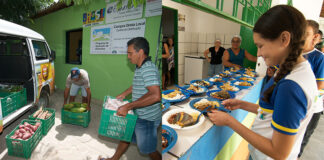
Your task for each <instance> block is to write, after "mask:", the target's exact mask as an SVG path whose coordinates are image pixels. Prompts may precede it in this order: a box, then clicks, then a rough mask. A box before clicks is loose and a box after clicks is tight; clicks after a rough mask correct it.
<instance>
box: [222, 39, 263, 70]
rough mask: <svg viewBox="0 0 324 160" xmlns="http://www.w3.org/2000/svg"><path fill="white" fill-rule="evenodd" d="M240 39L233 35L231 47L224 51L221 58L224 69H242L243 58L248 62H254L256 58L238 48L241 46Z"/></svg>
mask: <svg viewBox="0 0 324 160" xmlns="http://www.w3.org/2000/svg"><path fill="white" fill-rule="evenodd" d="M241 40H242V39H241V37H240V36H239V35H235V36H233V38H232V41H231V42H232V47H231V48H229V49H226V50H225V52H224V56H223V65H224V66H225V67H235V68H242V67H243V62H244V58H247V59H248V60H249V61H252V62H256V61H257V57H255V56H253V55H251V54H250V53H249V52H248V51H247V50H245V49H242V48H240V46H241Z"/></svg>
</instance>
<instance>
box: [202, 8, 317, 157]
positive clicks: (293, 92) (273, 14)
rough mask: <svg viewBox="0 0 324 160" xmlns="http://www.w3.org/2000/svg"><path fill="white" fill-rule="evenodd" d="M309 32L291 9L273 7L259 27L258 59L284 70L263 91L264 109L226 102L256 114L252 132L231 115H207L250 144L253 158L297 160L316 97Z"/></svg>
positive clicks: (256, 34)
mask: <svg viewBox="0 0 324 160" xmlns="http://www.w3.org/2000/svg"><path fill="white" fill-rule="evenodd" d="M305 29H306V20H305V17H304V16H303V14H302V13H301V12H299V11H298V10H297V9H295V8H293V7H291V6H287V5H278V6H275V7H273V8H271V9H269V10H268V11H267V12H266V13H264V14H263V15H262V16H261V17H260V18H259V19H258V21H257V23H256V24H255V26H254V28H253V39H254V42H255V44H256V46H257V48H258V56H262V57H263V58H264V60H265V62H266V64H267V65H268V66H275V65H279V66H280V67H279V68H280V69H279V70H278V71H276V73H275V75H274V76H273V77H272V78H271V79H270V80H269V82H268V83H267V84H266V85H265V87H264V89H263V90H262V93H261V94H262V95H261V98H260V100H259V105H257V104H254V103H249V102H245V101H241V100H238V99H231V100H226V101H223V104H224V105H225V107H227V108H228V109H231V110H235V109H244V110H247V111H249V112H253V113H255V114H257V117H256V119H255V122H254V124H253V126H252V129H251V130H250V129H249V128H247V127H245V126H244V125H242V124H241V123H240V122H238V121H237V120H236V119H235V118H233V117H232V116H230V115H229V114H227V113H224V112H220V111H212V113H209V114H208V116H209V118H210V120H211V121H212V122H213V123H214V124H215V125H218V126H228V127H230V128H232V129H233V130H234V131H235V132H237V133H238V134H239V135H241V136H242V137H243V138H244V139H245V140H246V141H248V142H249V150H250V159H253V160H268V159H288V160H296V159H297V156H298V153H299V149H300V146H301V142H302V139H303V135H304V133H305V130H306V127H307V124H308V123H309V121H310V119H311V117H312V115H313V108H314V107H313V106H314V101H315V97H316V95H317V93H316V92H317V87H316V80H315V76H314V74H313V72H312V69H311V66H310V64H309V63H308V61H307V60H305V59H304V58H303V56H302V54H301V53H302V47H303V45H304V41H305Z"/></svg>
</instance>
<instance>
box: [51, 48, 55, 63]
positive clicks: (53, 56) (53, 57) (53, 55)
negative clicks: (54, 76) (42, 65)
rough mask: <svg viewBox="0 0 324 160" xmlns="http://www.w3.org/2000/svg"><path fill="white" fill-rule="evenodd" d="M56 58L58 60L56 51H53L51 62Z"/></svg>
mask: <svg viewBox="0 0 324 160" xmlns="http://www.w3.org/2000/svg"><path fill="white" fill-rule="evenodd" d="M55 58H56V53H55V51H53V50H51V56H50V61H54V60H55Z"/></svg>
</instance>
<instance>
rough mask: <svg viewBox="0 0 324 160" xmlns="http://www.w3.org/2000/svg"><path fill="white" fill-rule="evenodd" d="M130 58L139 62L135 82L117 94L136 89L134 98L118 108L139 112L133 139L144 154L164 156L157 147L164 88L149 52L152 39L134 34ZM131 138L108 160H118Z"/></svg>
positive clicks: (157, 159) (154, 158)
mask: <svg viewBox="0 0 324 160" xmlns="http://www.w3.org/2000/svg"><path fill="white" fill-rule="evenodd" d="M127 46H128V49H127V58H128V59H129V60H130V61H131V63H133V64H136V69H135V73H134V78H133V84H132V86H130V87H129V88H128V89H127V90H126V91H124V92H123V93H121V94H120V95H119V96H117V98H118V99H124V98H125V97H126V96H127V95H129V94H131V93H132V102H131V103H128V104H125V105H123V106H121V107H119V108H118V110H117V115H120V116H126V115H127V113H128V111H129V110H134V113H135V114H136V115H137V116H138V119H137V121H136V126H135V130H134V134H133V139H132V142H135V143H136V144H137V147H138V148H139V151H140V152H141V153H142V154H147V155H149V156H150V158H151V159H152V160H161V159H162V156H161V154H160V153H159V152H158V151H157V150H156V147H157V128H158V127H159V126H160V124H161V118H162V111H161V103H160V101H161V89H160V84H161V81H160V73H159V71H158V69H157V67H156V66H155V65H154V63H153V62H152V61H151V58H150V57H149V56H148V55H149V50H150V48H149V43H148V42H147V40H146V39H145V38H143V37H137V38H133V39H131V40H130V41H128V42H127ZM129 144H130V143H129V142H124V141H120V143H119V145H118V147H117V150H116V152H115V154H114V155H113V157H111V158H107V159H106V160H118V159H119V158H120V157H121V156H122V155H123V154H124V153H125V152H126V150H127V148H128V146H129Z"/></svg>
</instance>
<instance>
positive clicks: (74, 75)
mask: <svg viewBox="0 0 324 160" xmlns="http://www.w3.org/2000/svg"><path fill="white" fill-rule="evenodd" d="M79 75H80V69H79V68H78V67H74V68H72V69H71V79H74V78H79Z"/></svg>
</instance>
